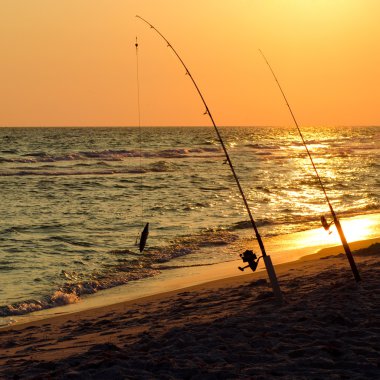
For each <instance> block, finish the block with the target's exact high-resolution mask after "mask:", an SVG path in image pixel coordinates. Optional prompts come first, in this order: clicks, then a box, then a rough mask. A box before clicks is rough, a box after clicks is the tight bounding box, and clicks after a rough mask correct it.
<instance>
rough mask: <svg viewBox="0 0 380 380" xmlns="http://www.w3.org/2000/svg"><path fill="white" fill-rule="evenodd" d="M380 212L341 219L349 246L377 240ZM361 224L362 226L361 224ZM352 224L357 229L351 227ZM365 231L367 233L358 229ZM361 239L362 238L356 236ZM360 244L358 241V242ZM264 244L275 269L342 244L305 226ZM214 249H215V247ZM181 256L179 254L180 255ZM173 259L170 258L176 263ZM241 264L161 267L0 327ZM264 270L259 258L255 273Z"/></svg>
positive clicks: (181, 284) (186, 282)
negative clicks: (159, 271) (364, 237)
mask: <svg viewBox="0 0 380 380" xmlns="http://www.w3.org/2000/svg"><path fill="white" fill-rule="evenodd" d="M379 221H380V213H373V214H364V215H356V216H353V217H350V218H346V219H341V222H342V225H343V228H344V229H345V228H349V229H350V232H351V234H350V236H348V241H349V244H350V246H351V247H352V250H355V249H357V248H356V247H357V243H356V242H352V241H351V240H352V239H351V238H352V236H358V237H360V236H366V237H367V239H365V240H370V239H368V237H371V238H372V240H376V239H377V238H378V237H380V223H379ZM361 226H364V227H365V228H364V229H363V230H362V229H361V228H360V227H361ZM352 227H355V228H356V229H357V231H352ZM360 231H361V232H363V231H366V233H365V234H364V233H361V232H360ZM358 241H359V242H361V241H362V240H358ZM359 244H360V243H359ZM265 246H266V250H267V252H268V254H270V256H271V258H272V261H273V264H274V266H275V269H276V271H277V267H278V266H279V265H282V264H289V263H294V262H296V261H298V260H299V259H301V258H302V257H303V256H305V257H311V256H313V255H315V254H317V255H318V252H319V251H321V250H323V249H326V248H327V249H329V248H332V247H334V246H336V247H337V249H339V247H341V244H340V240H339V236H338V234H337V232H336V230H335V229H334V230H333V232H332V233H331V234H327V233H326V232H325V231H324V230H323V229H322V228H316V229H311V230H305V231H300V232H295V233H290V234H286V235H279V236H274V237H270V238H267V239H266V241H265ZM213 249H217V247H214V248H213ZM245 249H253V250H254V251H255V252H259V247H258V245H257V241H255V240H254V241H250V242H249V245H248V244H247V245H246V248H245ZM179 259H180V260H182V259H183V258H182V257H179ZM175 260H176V259H174V260H173V261H172V262H173V263H175ZM241 264H242V261H241V260H240V259H236V261H234V260H231V261H228V262H223V263H217V264H212V265H207V266H202V265H201V266H195V267H181V268H176V269H169V270H162V271H161V273H159V274H158V275H156V276H153V277H147V278H143V279H140V280H137V281H131V282H129V283H127V284H124V285H119V286H116V287H112V288H108V289H104V290H101V291H99V292H96V293H94V294H90V295H87V296H84V297H81V298H80V299H79V302H75V303H69V304H65V305H62V306H55V307H52V308H46V309H42V310H38V311H33V312H30V313H26V314H21V315H10V316H6V317H1V318H0V331H1V330H2V329H4V328H7V327H9V326H14V325H19V324H24V323H28V322H33V321H38V320H43V319H48V318H53V317H55V316H60V315H65V314H72V313H78V312H83V311H86V310H93V309H97V308H101V307H103V306H109V305H112V304H118V303H120V302H127V301H133V300H137V299H140V298H143V297H149V296H155V295H157V294H160V293H166V292H170V291H176V290H180V289H184V288H187V287H191V286H195V285H199V284H203V283H208V282H211V281H215V280H223V279H226V278H229V277H239V276H242V275H243V276H244V275H247V274H249V273H248V272H247V271H245V272H244V273H241V272H239V271H238V269H237V267H238V266H239V265H241ZM263 270H265V269H264V265H263V262H262V260H261V262H260V264H259V267H258V270H257V272H256V273H260V272H261V271H263Z"/></svg>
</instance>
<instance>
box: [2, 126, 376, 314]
mask: <svg viewBox="0 0 380 380" xmlns="http://www.w3.org/2000/svg"><path fill="white" fill-rule="evenodd" d="M221 131H222V135H223V138H224V139H225V142H226V145H227V147H228V150H229V152H230V154H231V158H232V161H233V163H234V164H235V167H236V171H237V174H238V176H239V178H240V180H241V183H242V186H243V188H244V190H245V192H246V195H247V198H248V200H249V203H250V206H251V209H252V212H253V215H254V218H255V220H256V221H257V224H258V226H259V228H260V232H261V234H262V235H263V236H264V237H266V236H270V235H272V236H273V235H280V234H284V233H289V232H296V231H300V230H305V229H310V228H312V227H314V226H316V225H318V223H319V218H320V215H321V214H323V213H327V212H328V208H327V206H326V203H325V201H324V198H323V194H322V192H321V190H320V188H319V185H318V183H317V181H316V179H315V176H314V173H313V171H312V168H311V165H310V162H309V159H308V157H307V156H306V152H305V149H304V147H303V146H302V144H301V142H300V139H299V136H298V134H297V132H296V131H295V130H293V129H288V128H253V127H252V128H221ZM140 134H141V137H142V144H141V146H140V143H139V141H140ZM304 134H305V138H306V140H307V142H308V146H309V148H310V150H311V153H312V155H313V157H314V158H315V163H316V166H317V168H318V170H319V172H320V175H321V177H322V180H323V182H324V184H325V186H326V190H327V192H328V194H329V196H330V198H331V201H332V204H333V206H334V208H335V210H336V211H337V212H338V213H339V215H341V216H342V215H343V216H344V215H355V214H364V213H371V212H378V211H379V210H380V201H379V195H380V179H379V175H378V174H379V167H380V165H379V162H380V160H379V156H380V128H378V127H363V128H359V127H356V128H325V127H319V128H304ZM0 141H1V146H0V181H1V187H0V192H1V200H2V202H1V205H0V209H1V210H0V212H1V215H2V225H1V227H0V241H1V247H0V277H1V283H2V286H1V287H0V306H1V305H3V307H0V315H11V314H17V313H24V312H28V311H32V310H36V309H41V308H46V307H51V306H54V305H59V304H64V303H70V302H75V301H76V300H77V297H79V296H80V295H81V294H85V293H92V292H94V291H96V290H98V289H104V288H108V287H111V286H115V285H118V284H123V283H126V282H128V281H130V280H134V279H138V278H143V277H146V276H152V275H155V274H156V273H157V271H158V270H165V268H169V267H170V266H171V260H172V259H173V258H176V257H179V256H181V257H182V260H181V261H180V262H181V263H183V265H199V264H210V263H215V262H221V261H226V260H231V259H234V258H236V254H237V250H236V249H235V248H236V247H238V246H239V241H240V240H241V238H242V234H243V231H244V229H246V228H248V227H249V223H248V222H247V215H246V212H245V209H244V206H243V203H242V201H241V198H240V195H239V193H238V190H237V187H236V185H235V183H234V180H233V178H232V176H231V173H230V170H229V167H228V165H226V164H225V158H224V155H223V152H222V150H221V148H220V145H219V142H218V141H217V139H216V136H215V132H214V130H213V129H212V128H143V129H138V128H82V129H79V128H76V129H75V128H41V129H37V128H15V129H10V128H9V129H8V128H2V129H0ZM142 211H143V212H142ZM146 222H149V223H150V235H149V238H148V244H147V248H146V251H145V253H143V254H140V253H139V252H138V249H137V247H136V246H135V242H136V238H137V236H138V234H139V232H140V231H141V229H142V226H143V225H144V224H145V223H146ZM176 262H177V263H178V260H177V261H176ZM6 305H8V306H6Z"/></svg>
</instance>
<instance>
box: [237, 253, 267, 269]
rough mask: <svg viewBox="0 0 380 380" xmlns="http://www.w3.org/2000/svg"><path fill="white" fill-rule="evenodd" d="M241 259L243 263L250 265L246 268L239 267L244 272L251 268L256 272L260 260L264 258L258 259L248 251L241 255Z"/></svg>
mask: <svg viewBox="0 0 380 380" xmlns="http://www.w3.org/2000/svg"><path fill="white" fill-rule="evenodd" d="M240 257H241V259H242V260H243V263H248V265H246V266H245V267H238V268H239V269H240V270H241V271H242V272H244V269H245V268H248V267H250V268H251V269H252V271H253V272H254V271H255V270H256V269H257V266H258V264H259V260H260V259H261V258H262V256H260V257H259V258H257V256H256V254H255V253H253V251H250V250H246V251H245V252H243V253H241V254H240Z"/></svg>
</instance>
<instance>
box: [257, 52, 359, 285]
mask: <svg viewBox="0 0 380 380" xmlns="http://www.w3.org/2000/svg"><path fill="white" fill-rule="evenodd" d="M259 52H260V54H261V55H262V57H263V58H264V61H265V62H266V64H267V65H268V67H269V70H270V71H271V73H272V75H273V77H274V80H275V81H276V83H277V86H278V88H279V89H280V92H281V94H282V96H283V98H284V100H285V103H286V105H287V107H288V109H289V112H290V114H291V116H292V119H293V121H294V124H295V125H296V127H297V130H298V133H299V135H300V137H301V140H302V143H303V145H304V147H305V149H306V152H307V154H308V156H309V158H310V161H311V165H312V166H313V169H314V172H315V175H316V177H317V178H318V182H319V185H320V186H321V189H322V191H323V194H324V196H325V198H326V202H327V204H328V206H329V209H330V212H331V216H332V218H333V221H334V224H335V226H336V229H337V231H338V234H339V237H340V240H341V242H342V245H343V248H344V250H345V252H346V256H347V259H348V262H349V263H350V266H351V270H352V273H353V275H354V277H355V280H356V281H357V282H359V281H360V280H361V278H360V274H359V271H358V268H357V266H356V263H355V260H354V257H353V256H352V253H351V249H350V246H349V245H348V243H347V240H346V237H345V235H344V232H343V229H342V226H341V224H340V221H339V219H338V217H337V215H336V213H335V211H334V209H333V207H332V205H331V202H330V199H329V197H328V195H327V193H326V189H325V187H324V186H323V183H322V180H321V177H320V176H319V174H318V170H317V168H316V166H315V164H314V161H313V157H312V156H311V153H310V151H309V148H308V147H307V144H306V141H305V139H304V137H303V134H302V132H301V128H300V127H299V124H298V122H297V119H296V118H295V116H294V113H293V111H292V108H291V107H290V104H289V102H288V99H287V98H286V96H285V92H284V90H283V89H282V87H281V85H280V82H279V81H278V79H277V76H276V74H275V73H274V71H273V69H272V66H271V65H270V64H269V62H268V60H267V58H266V57H265V55H264V53H263V52H262V51H261V50H260V49H259Z"/></svg>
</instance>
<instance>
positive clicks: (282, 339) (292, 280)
mask: <svg viewBox="0 0 380 380" xmlns="http://www.w3.org/2000/svg"><path fill="white" fill-rule="evenodd" d="M374 242H377V244H376V245H373V243H374ZM368 246H371V248H370V249H369V248H366V249H362V248H364V247H368ZM352 247H353V250H354V249H356V250H357V249H359V248H360V249H361V251H358V252H357V253H356V254H354V256H355V261H356V262H357V264H358V268H359V271H360V272H361V275H362V279H363V280H362V282H361V283H356V282H355V280H354V278H353V275H352V272H351V270H350V268H349V264H348V262H347V259H346V257H345V255H344V254H339V253H341V251H343V250H342V249H340V247H331V248H328V249H323V250H321V251H320V252H318V253H316V254H313V255H308V256H306V257H305V256H304V257H302V258H301V259H299V260H297V261H294V262H291V263H284V264H279V265H278V266H277V267H276V271H277V275H278V279H279V282H280V285H281V290H282V292H283V294H284V303H283V304H281V305H279V304H278V303H277V302H276V301H275V300H274V298H273V294H272V292H271V291H270V288H268V283H267V280H266V273H265V271H261V272H255V273H252V272H251V273H249V274H247V275H240V276H234V277H227V278H223V279H219V280H215V281H210V282H205V283H202V284H197V285H193V286H191V287H186V288H183V289H177V290H172V291H168V292H165V293H162V292H161V293H158V294H155V295H150V296H147V297H142V298H139V299H135V300H129V301H125V302H120V303H117V304H113V305H108V306H103V307H100V308H96V309H87V310H84V311H82V312H79V313H72V314H64V315H59V316H55V317H51V318H48V319H41V320H38V321H31V322H28V323H26V324H18V325H13V326H9V327H7V328H4V329H1V330H0V336H1V343H0V348H2V353H1V354H0V377H1V376H4V378H12V376H14V375H16V374H17V375H18V376H19V377H20V378H60V379H66V378H70V379H92V378H173V379H182V378H191V377H192V376H198V378H209V377H210V376H214V377H213V378H243V379H248V378H252V377H255V378H258V379H266V378H273V377H278V376H283V378H285V379H288V378H289V379H290V378H295V377H297V376H301V377H300V378H302V376H305V374H308V377H310V378H311V377H312V378H335V377H337V376H338V375H340V376H341V377H342V376H343V377H344V378H376V377H378V376H379V375H380V361H379V357H380V356H379V353H380V343H379V341H378V323H377V322H376V321H378V317H380V293H379V289H380V275H379V274H380V237H378V238H376V239H371V240H364V241H360V242H355V243H354V244H352ZM347 363H350V364H349V365H348V364H347ZM207 376H208V377H207ZM334 376H335V377H334Z"/></svg>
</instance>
